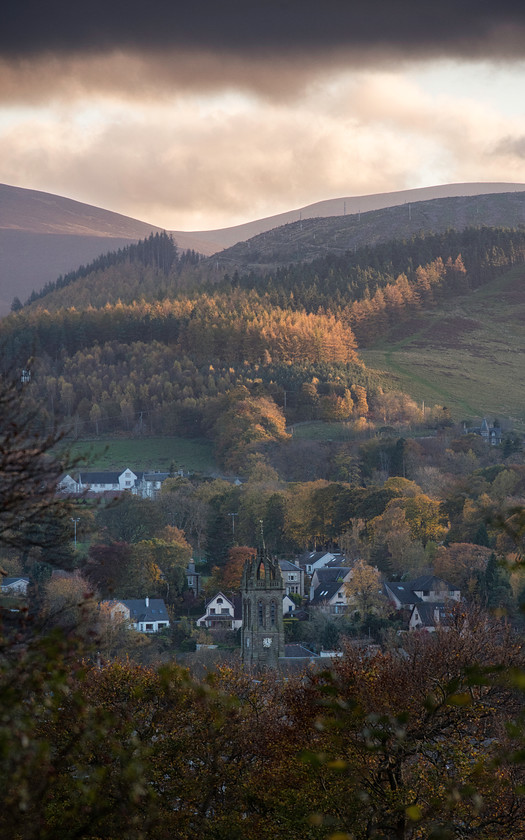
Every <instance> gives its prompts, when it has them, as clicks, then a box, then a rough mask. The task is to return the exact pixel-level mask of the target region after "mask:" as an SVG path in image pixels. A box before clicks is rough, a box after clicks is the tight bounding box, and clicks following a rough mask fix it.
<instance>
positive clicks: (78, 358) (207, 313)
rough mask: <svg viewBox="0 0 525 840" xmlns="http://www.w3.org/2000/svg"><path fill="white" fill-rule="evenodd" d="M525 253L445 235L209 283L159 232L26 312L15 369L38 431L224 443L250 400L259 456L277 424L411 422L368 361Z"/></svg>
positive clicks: (485, 233)
mask: <svg viewBox="0 0 525 840" xmlns="http://www.w3.org/2000/svg"><path fill="white" fill-rule="evenodd" d="M524 246H525V231H521V230H505V229H492V228H479V229H468V230H466V231H463V232H461V233H458V232H456V231H449V232H448V233H444V234H435V235H428V236H418V237H415V238H414V239H412V240H411V241H409V242H391V243H387V244H383V245H379V246H377V247H375V248H363V249H360V250H356V251H355V252H354V251H350V252H347V253H346V254H345V255H343V256H337V255H333V254H330V255H326V256H324V257H323V258H320V259H317V260H314V261H312V262H305V263H300V264H296V265H291V266H288V267H283V268H281V269H278V270H277V271H276V272H273V273H272V274H271V275H267V274H266V275H263V274H261V275H257V274H254V273H253V272H252V273H249V274H245V275H242V274H239V273H236V274H234V275H233V276H230V275H228V274H224V275H223V276H222V277H221V278H220V279H217V280H215V281H212V280H210V278H209V276H208V274H207V271H206V270H204V271H201V270H200V268H201V262H200V261H199V258H198V257H197V255H195V254H194V253H193V252H186V253H183V254H179V253H178V251H177V249H176V246H175V245H174V243H173V242H172V240H171V238H170V237H169V236H167V235H166V234H155V235H152V236H151V237H150V238H149V239H148V240H146V241H145V242H143V243H139V245H137V246H131V247H130V248H127V249H124V250H123V251H120V252H118V253H116V254H113V255H107V256H105V257H104V258H100V259H99V260H97V261H96V262H95V263H94V264H93V265H91V266H83V267H81V268H80V269H79V270H78V271H77V272H75V273H72V274H71V275H68V276H67V277H63V278H59V279H58V280H57V282H56V283H54V284H50V286H49V287H48V288H47V290H46V292H45V293H43V294H42V295H36V294H35V295H33V296H32V299H31V302H30V304H29V305H27V306H25V307H24V306H19V305H17V306H16V307H15V309H16V310H17V311H14V312H13V313H12V314H11V315H10V316H9V317H8V318H6V319H4V320H3V322H2V324H1V339H2V343H3V358H4V363H5V364H6V365H7V366H8V367H9V369H11V370H12V369H16V368H17V367H18V368H19V369H20V370H22V369H26V368H28V367H30V369H31V383H30V384H29V386H28V387H29V391H30V393H31V395H32V398H33V399H34V400H35V403H36V404H38V406H39V412H40V415H41V418H42V422H43V423H48V424H52V423H56V422H59V423H66V424H67V425H68V426H69V427H70V428H71V429H72V430H73V431H74V432H75V433H76V434H77V435H79V434H81V435H86V434H95V435H98V434H100V433H101V432H115V431H124V432H127V433H132V432H140V433H142V434H144V433H155V434H165V435H172V434H178V435H183V436H187V437H198V436H202V435H208V436H211V437H212V439H214V440H215V441H216V443H218V441H219V438H220V433H219V426H220V417H221V414H223V413H224V412H226V413H227V412H228V411H229V410H230V409H231V408H232V406H235V405H240V404H243V405H244V406H245V407H246V405H247V403H246V401H248V403H249V405H250V409H249V410H250V412H252V413H253V414H254V415H255V416H257V417H259V420H261V418H262V417H264V418H266V419H265V420H264V421H261V422H260V423H259V424H256V426H257V425H259V427H260V428H265V431H264V432H261V431H260V432H256V433H253V432H252V433H251V435H252V438H253V439H251V440H250V446H252V447H254V446H256V445H257V444H258V443H260V442H261V441H268V440H269V439H272V434H269V433H268V427H272V428H275V427H274V421H276V419H277V417H279V421H278V423H277V426H279V428H281V427H282V430H281V432H279V433H275V434H274V435H273V437H274V438H275V439H277V440H278V439H280V438H281V436H282V431H283V430H284V427H285V426H286V425H287V424H290V423H297V422H300V421H302V420H312V419H321V420H325V421H340V420H345V421H349V422H353V423H354V424H355V423H357V424H358V425H357V427H358V428H359V427H361V428H362V427H363V424H364V425H365V426H366V424H367V423H369V422H371V421H372V422H374V421H378V422H380V423H383V424H384V423H390V422H398V421H402V420H406V419H407V418H412V419H413V418H414V416H415V413H417V412H415V406H414V404H413V403H411V401H410V400H409V399H405V398H403V399H399V398H398V399H396V400H392V399H391V398H390V397H389V396H388V394H389V392H390V391H391V390H392V388H391V386H390V385H389V383H388V381H386V380H385V378H384V377H381V376H379V375H378V374H376V373H374V372H373V371H369V370H368V369H367V368H366V367H365V366H364V364H363V362H362V361H361V359H360V357H359V347H366V346H367V345H369V344H370V343H371V342H373V341H374V340H375V339H377V337H378V336H381V335H383V334H384V333H385V331H386V330H388V329H389V328H391V327H393V326H398V325H399V324H401V323H402V322H403V321H404V320H408V319H409V318H411V317H413V316H414V314H416V313H419V314H420V313H422V312H425V311H429V310H430V311H431V310H432V309H433V307H435V306H436V305H438V304H439V303H440V302H441V301H443V300H445V299H447V300H449V299H451V298H453V297H454V296H457V295H465V294H468V293H469V292H472V291H474V290H476V289H478V288H480V287H481V286H483V285H484V284H487V283H489V282H491V281H492V280H493V279H494V278H495V277H497V276H498V275H499V274H501V273H502V272H504V271H506V270H508V269H509V268H510V267H512V266H514V265H516V264H519V263H521V262H522V261H523V248H524ZM29 360H31V361H29ZM239 389H240V390H239ZM236 401H237V402H236ZM429 420H432V414H431V416H430V418H429ZM268 424H269V425H268ZM248 437H250V435H248ZM221 440H222V443H221V444H220V445H219V444H218V445H219V451H220V452H222V454H223V463H224V465H225V466H227V467H229V468H234V469H238V468H239V465H240V461H242V457H241V458H240V457H229V456H228V454H227V453H228V451H229V449H230V448H232V447H233V449H237V448H238V447H237V441H235V442H234V441H233V440H232V441H230V442H229V443H227V442H225V440H224V430H223V433H222V439H221Z"/></svg>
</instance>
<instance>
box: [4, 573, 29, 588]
mask: <svg viewBox="0 0 525 840" xmlns="http://www.w3.org/2000/svg"><path fill="white" fill-rule="evenodd" d="M0 580H1V581H2V586H12V585H13V583H18V581H21V580H23V581H24V582H25V583H29V578H28V577H24V575H20V576H19V577H4V578H3V577H2V576H1V575H0Z"/></svg>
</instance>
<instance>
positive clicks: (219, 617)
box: [197, 592, 242, 630]
mask: <svg viewBox="0 0 525 840" xmlns="http://www.w3.org/2000/svg"><path fill="white" fill-rule="evenodd" d="M241 626H242V603H241V598H240V596H239V595H235V596H234V597H233V598H228V597H227V596H226V595H225V594H224V593H223V592H217V594H216V595H214V596H213V598H210V600H209V601H207V602H206V605H205V612H204V615H202V616H201V617H200V618H198V619H197V627H207V628H208V629H209V630H217V629H218V628H221V629H223V630H238V629H239V628H240V627H241Z"/></svg>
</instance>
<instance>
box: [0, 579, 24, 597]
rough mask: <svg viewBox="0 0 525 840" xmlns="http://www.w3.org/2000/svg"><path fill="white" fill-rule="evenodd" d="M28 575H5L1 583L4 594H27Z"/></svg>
mask: <svg viewBox="0 0 525 840" xmlns="http://www.w3.org/2000/svg"><path fill="white" fill-rule="evenodd" d="M28 586H29V578H28V577H4V578H2V583H1V592H2V595H27V587H28Z"/></svg>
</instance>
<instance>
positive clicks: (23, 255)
mask: <svg viewBox="0 0 525 840" xmlns="http://www.w3.org/2000/svg"><path fill="white" fill-rule="evenodd" d="M524 191H525V184H503V183H490V184H449V185H440V186H436V187H424V188H420V189H413V190H402V191H400V192H393V193H380V194H377V195H368V196H351V197H346V198H338V199H330V200H327V201H321V202H317V203H315V204H311V205H309V206H307V207H304V208H298V209H296V210H291V211H289V212H286V213H280V214H278V215H276V216H270V217H268V218H265V219H259V220H256V221H252V222H247V223H245V224H242V225H237V226H235V227H231V228H222V229H220V230H210V231H171V233H172V234H173V237H174V239H175V241H176V242H177V244H178V246H179V247H180V248H182V249H184V250H186V249H187V248H190V249H193V250H196V251H199V252H200V253H202V254H205V255H208V256H209V255H212V254H215V253H218V252H219V251H221V250H223V249H225V248H228V247H231V246H233V245H235V244H236V243H239V242H243V241H245V240H247V239H250V238H251V237H253V236H256V235H258V234H261V233H264V232H265V231H269V230H272V229H274V228H278V227H280V226H282V225H286V224H289V223H290V222H296V221H298V220H299V219H304V220H307V219H314V218H321V217H326V216H344V215H351V214H356V213H357V214H359V213H365V212H370V211H372V210H377V209H381V208H387V207H394V206H399V205H404V204H407V203H410V202H416V201H417V202H421V201H424V200H429V199H435V198H444V197H452V196H468V195H470V196H473V195H486V194H494V193H515V192H524ZM524 221H525V219H524ZM160 230H161V228H159V227H157V226H155V225H150V224H148V223H147V222H142V221H139V220H136V219H132V218H130V217H128V216H123V215H121V214H119V213H114V212H112V211H109V210H103V209H101V208H98V207H93V206H91V205H88V204H83V203H82V202H78V201H74V200H73V199H69V198H63V197H61V196H56V195H52V194H50V193H45V192H40V191H37V190H28V189H23V188H21V187H13V186H9V185H5V184H4V185H2V184H0V314H5V313H6V312H7V311H9V308H10V305H11V302H12V300H13V298H14V297H15V296H17V297H19V298H20V299H21V300H25V299H26V298H27V297H28V296H29V295H30V294H31V292H32V291H33V290H34V289H40V288H42V287H43V286H44V285H45V284H46V283H48V282H50V281H53V280H56V279H57V277H58V276H59V275H61V274H65V273H66V272H68V271H72V270H74V269H76V268H78V267H79V266H80V265H82V264H86V263H89V262H91V261H92V260H93V259H95V258H96V257H98V256H99V255H100V254H104V253H107V252H108V251H114V250H118V249H119V248H123V247H125V246H126V245H129V244H130V243H131V242H136V241H137V240H138V239H141V238H145V237H147V236H149V234H150V233H152V232H156V231H160Z"/></svg>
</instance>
